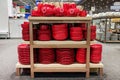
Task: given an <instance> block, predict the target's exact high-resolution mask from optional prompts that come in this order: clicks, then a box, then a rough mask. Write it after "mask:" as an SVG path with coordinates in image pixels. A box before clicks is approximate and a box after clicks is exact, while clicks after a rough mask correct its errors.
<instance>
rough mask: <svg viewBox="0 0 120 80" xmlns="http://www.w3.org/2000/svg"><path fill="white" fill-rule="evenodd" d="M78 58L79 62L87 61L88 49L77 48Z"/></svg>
mask: <svg viewBox="0 0 120 80" xmlns="http://www.w3.org/2000/svg"><path fill="white" fill-rule="evenodd" d="M76 60H77V62H79V63H81V64H84V63H86V49H85V48H79V49H77V54H76Z"/></svg>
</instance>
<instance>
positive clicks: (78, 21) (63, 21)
mask: <svg viewBox="0 0 120 80" xmlns="http://www.w3.org/2000/svg"><path fill="white" fill-rule="evenodd" d="M31 22H33V23H35V22H37V23H48V24H50V23H88V22H89V21H85V20H83V21H80V20H76V21H71V20H59V21H54V20H51V21H44V20H43V21H42V20H37V21H36V20H32V21H31Z"/></svg>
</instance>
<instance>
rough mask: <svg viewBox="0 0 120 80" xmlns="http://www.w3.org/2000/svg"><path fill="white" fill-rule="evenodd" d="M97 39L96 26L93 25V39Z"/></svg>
mask: <svg viewBox="0 0 120 80" xmlns="http://www.w3.org/2000/svg"><path fill="white" fill-rule="evenodd" d="M95 39H96V26H91V40H95Z"/></svg>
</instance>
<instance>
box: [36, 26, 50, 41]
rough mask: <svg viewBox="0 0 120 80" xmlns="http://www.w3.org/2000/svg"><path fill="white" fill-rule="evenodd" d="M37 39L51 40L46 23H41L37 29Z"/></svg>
mask: <svg viewBox="0 0 120 80" xmlns="http://www.w3.org/2000/svg"><path fill="white" fill-rule="evenodd" d="M38 40H42V41H48V40H51V32H50V28H49V26H48V25H41V26H40V28H39V30H38Z"/></svg>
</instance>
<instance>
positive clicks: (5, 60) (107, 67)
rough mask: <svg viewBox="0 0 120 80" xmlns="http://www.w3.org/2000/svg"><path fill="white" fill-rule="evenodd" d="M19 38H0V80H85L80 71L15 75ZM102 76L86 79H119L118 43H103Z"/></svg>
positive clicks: (119, 53) (119, 46)
mask: <svg viewBox="0 0 120 80" xmlns="http://www.w3.org/2000/svg"><path fill="white" fill-rule="evenodd" d="M21 42H22V40H20V39H8V40H7V39H0V80H86V79H85V78H84V77H79V75H81V74H80V73H57V74H54V73H44V74H43V75H40V76H39V77H38V78H35V79H31V78H30V76H15V64H16V62H17V45H18V44H20V43H21ZM102 62H103V63H104V76H103V78H102V79H100V78H99V77H98V76H96V75H94V74H91V75H92V76H91V77H90V78H89V79H87V80H120V44H119V43H114V44H113V43H109V44H108V43H107V44H106V43H104V44H103V61H102Z"/></svg>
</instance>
